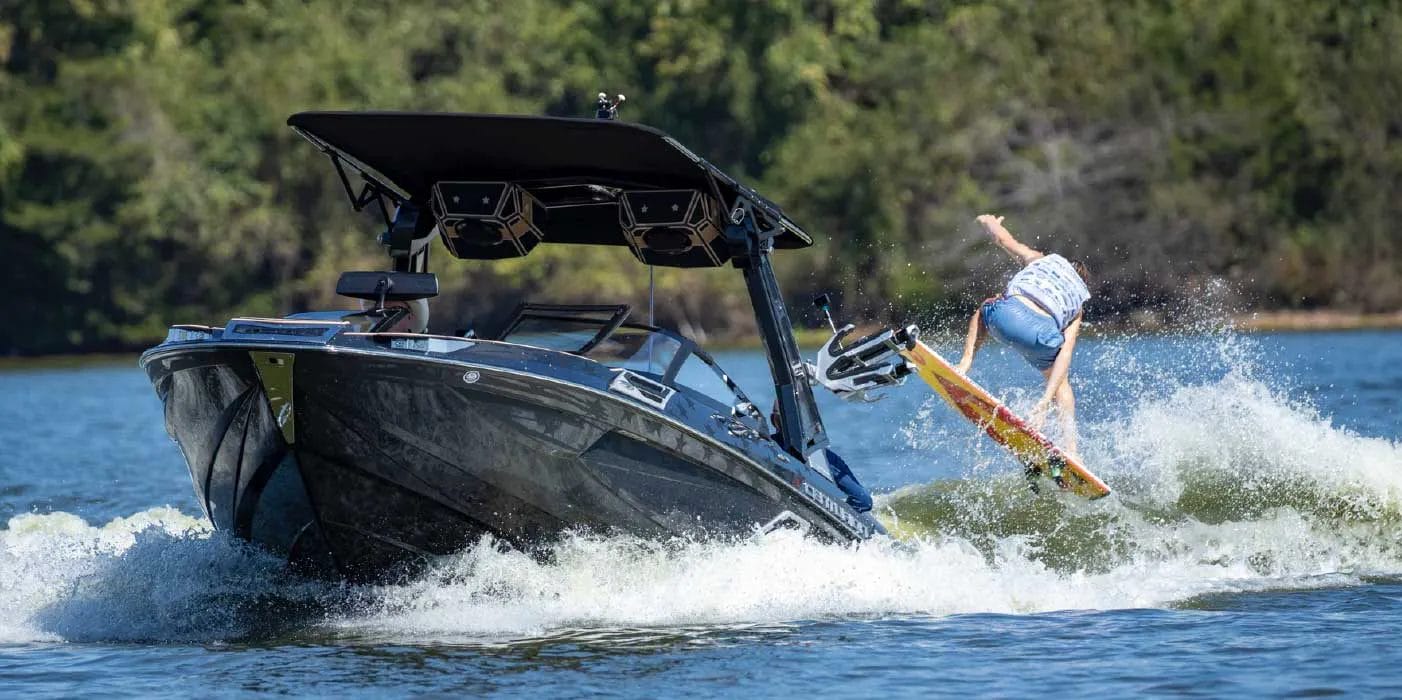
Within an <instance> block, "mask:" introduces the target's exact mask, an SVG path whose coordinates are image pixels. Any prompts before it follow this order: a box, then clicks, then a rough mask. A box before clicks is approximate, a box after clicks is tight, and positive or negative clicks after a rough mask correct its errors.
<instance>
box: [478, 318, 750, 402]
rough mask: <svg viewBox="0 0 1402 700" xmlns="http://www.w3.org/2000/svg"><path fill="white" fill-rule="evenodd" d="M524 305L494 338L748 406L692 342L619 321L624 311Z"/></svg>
mask: <svg viewBox="0 0 1402 700" xmlns="http://www.w3.org/2000/svg"><path fill="white" fill-rule="evenodd" d="M564 308H565V307H536V306H532V305H527V306H525V307H523V308H522V310H521V311H519V312H518V313H517V316H516V318H515V319H513V321H512V322H511V323H510V324H509V325H508V326H507V330H506V331H505V333H504V334H502V335H501V337H499V338H498V340H501V341H503V342H507V343H516V344H519V345H530V346H532V347H538V348H546V349H548V350H557V351H560V352H568V353H571V354H574V355H579V356H581V357H587V358H589V359H591V360H594V361H595V362H598V363H600V364H603V365H606V366H609V367H615V368H619V369H626V370H628V371H630V372H636V373H638V374H641V375H644V376H647V377H649V378H651V379H655V380H657V381H661V382H663V383H665V384H670V385H672V386H674V387H675V386H684V387H687V388H689V389H692V390H694V391H698V392H700V393H702V394H705V395H706V396H709V397H711V398H713V399H715V400H717V401H720V402H721V403H723V404H725V405H727V406H733V405H735V404H736V403H737V402H740V401H744V402H748V399H747V398H746V397H745V394H744V392H742V391H741V390H740V388H739V387H737V386H735V384H734V382H732V381H731V380H730V378H729V377H727V376H726V374H725V372H723V371H722V370H721V369H720V367H718V366H717V365H716V364H715V361H714V360H712V359H711V357H710V356H709V355H707V354H706V353H705V352H704V351H702V350H701V349H700V348H698V347H696V344H695V343H693V342H691V341H690V340H687V339H686V338H683V337H682V336H679V335H676V334H675V333H672V332H670V331H667V330H663V329H661V328H656V327H653V326H645V325H642V324H633V323H622V319H623V317H624V316H625V315H626V314H627V307H592V308H589V309H588V310H587V311H585V308H586V307H576V308H572V309H569V310H568V311H564V310H563V309H564Z"/></svg>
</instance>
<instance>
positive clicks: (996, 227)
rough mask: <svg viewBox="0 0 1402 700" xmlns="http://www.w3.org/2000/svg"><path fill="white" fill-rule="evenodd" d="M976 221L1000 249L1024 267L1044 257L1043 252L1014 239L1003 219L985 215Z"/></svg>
mask: <svg viewBox="0 0 1402 700" xmlns="http://www.w3.org/2000/svg"><path fill="white" fill-rule="evenodd" d="M976 221H978V222H979V224H980V225H982V226H983V230H984V233H987V234H988V236H989V237H990V238H992V239H993V242H994V243H997V244H998V247H1000V248H1002V249H1003V250H1006V251H1008V254H1009V255H1011V256H1013V257H1014V258H1017V259H1018V260H1019V261H1021V262H1022V264H1023V265H1026V264H1028V263H1030V262H1032V261H1033V260H1036V259H1038V258H1040V257H1043V255H1044V254H1043V253H1042V251H1040V250H1034V249H1032V248H1030V247H1028V246H1027V245H1026V244H1024V243H1022V242H1021V241H1019V240H1017V239H1016V238H1014V237H1013V234H1012V233H1011V232H1009V231H1008V229H1006V228H1004V227H1003V217H1001V216H994V215H992V214H983V215H981V216H979V217H978V219H976Z"/></svg>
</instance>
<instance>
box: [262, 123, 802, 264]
mask: <svg viewBox="0 0 1402 700" xmlns="http://www.w3.org/2000/svg"><path fill="white" fill-rule="evenodd" d="M287 123H288V124H289V125H290V126H292V127H293V128H294V129H296V130H297V132H298V133H300V134H301V135H302V136H304V137H306V138H307V139H308V140H309V141H311V142H312V143H313V144H314V145H316V146H317V147H318V148H319V149H321V150H322V151H323V152H325V153H326V154H327V155H329V156H331V158H332V160H333V161H335V162H336V165H337V167H338V168H345V169H349V170H350V171H353V172H355V173H359V175H360V176H361V177H362V178H363V179H364V180H365V181H366V183H367V187H368V190H367V191H366V192H363V193H362V196H361V198H360V199H361V201H360V204H361V205H363V204H364V203H365V202H366V201H367V199H368V196H369V195H379V196H384V197H386V198H388V199H389V200H391V201H392V202H393V203H395V204H405V203H408V204H411V205H413V206H414V207H415V208H416V209H417V210H418V211H420V212H431V213H432V216H433V217H434V220H435V221H436V223H437V224H438V225H439V230H440V231H441V232H442V235H443V239H444V243H445V244H446V245H447V246H448V248H449V250H450V252H452V253H453V254H454V255H456V256H457V257H461V258H479V259H491V258H503V257H518V256H521V255H525V254H527V253H528V252H529V251H530V249H531V248H533V247H534V246H535V245H536V244H537V243H586V244H600V245H627V246H629V247H630V248H632V249H633V252H634V254H635V255H637V256H638V257H639V259H641V260H643V261H644V262H648V263H649V264H661V265H671V266H678V267H699V266H714V265H719V264H721V263H723V262H724V258H725V257H728V253H725V251H724V250H722V249H723V248H724V247H725V246H724V245H723V243H724V242H723V241H721V240H718V239H719V238H720V237H721V236H720V231H721V230H722V229H723V227H724V225H725V220H726V218H727V217H728V216H729V215H730V211H731V209H732V208H733V207H735V206H737V205H742V204H743V205H745V206H747V207H748V208H749V209H750V210H751V212H752V215H753V216H754V217H755V218H756V219H758V220H761V221H760V223H761V224H762V225H763V226H764V227H766V228H767V229H768V230H770V231H772V232H773V234H774V238H773V240H774V245H775V247H777V248H801V247H806V246H809V245H812V242H813V239H812V238H811V237H810V236H809V235H808V234H807V233H805V232H804V231H803V229H801V228H800V227H799V226H798V225H797V224H795V223H793V222H792V221H791V220H789V219H788V218H787V217H786V216H784V214H783V213H782V212H781V211H780V210H779V208H778V207H777V206H775V205H774V204H773V203H772V202H769V201H768V200H766V199H764V198H763V197H761V196H760V195H759V194H758V193H756V192H755V191H754V190H752V189H750V188H748V187H746V186H744V185H742V184H740V183H738V182H736V181H735V180H734V179H733V178H731V177H730V176H728V175H726V174H725V173H724V172H722V171H721V170H720V169H718V168H716V167H715V166H713V165H711V164H710V163H708V162H706V161H705V160H704V159H702V158H700V157H698V156H696V155H695V154H693V153H691V152H690V151H689V150H687V149H686V148H685V147H683V146H682V145H681V144H679V143H677V142H676V141H675V140H673V139H672V138H671V137H669V136H667V135H666V134H663V133H662V132H660V131H657V130H656V129H652V128H649V127H646V126H641V125H637V124H629V123H625V122H618V121H612V120H605V119H566V118H555V117H528V116H506V115H486V114H441V113H408V112H302V113H299V114H294V115H292V116H291V117H290V118H289V119H288V120H287ZM342 172H343V174H344V170H343V171H342ZM348 188H349V185H348Z"/></svg>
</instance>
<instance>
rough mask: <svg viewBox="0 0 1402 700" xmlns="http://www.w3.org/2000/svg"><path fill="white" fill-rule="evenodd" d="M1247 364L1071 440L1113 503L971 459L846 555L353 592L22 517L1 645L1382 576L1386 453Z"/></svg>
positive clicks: (657, 624) (1156, 598)
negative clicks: (878, 536) (1035, 489)
mask: <svg viewBox="0 0 1402 700" xmlns="http://www.w3.org/2000/svg"><path fill="white" fill-rule="evenodd" d="M1224 362H1225V364H1228V365H1230V364H1232V362H1233V361H1232V360H1231V358H1226V360H1224ZM1249 364H1250V363H1237V364H1236V368H1235V369H1228V370H1226V371H1225V372H1224V373H1223V374H1221V375H1219V377H1220V378H1219V379H1216V380H1210V381H1205V382H1203V383H1201V384H1197V385H1182V384H1179V385H1177V386H1175V387H1174V388H1172V389H1171V390H1169V391H1157V390H1156V391H1154V392H1150V391H1143V392H1134V393H1136V395H1138V396H1140V397H1142V398H1139V399H1136V400H1134V401H1133V402H1132V403H1131V404H1130V405H1131V406H1132V410H1130V411H1129V412H1128V413H1127V415H1126V416H1124V417H1122V418H1120V419H1118V420H1115V421H1111V422H1105V423H1101V424H1097V425H1091V426H1088V427H1087V428H1086V429H1085V437H1084V439H1083V442H1084V444H1085V449H1086V457H1087V461H1088V462H1089V463H1090V464H1092V465H1094V466H1095V468H1096V471H1097V472H1098V473H1100V475H1101V476H1102V477H1104V478H1105V479H1106V480H1107V481H1108V482H1109V483H1111V484H1112V485H1113V486H1114V487H1115V489H1116V493H1115V494H1114V495H1112V496H1111V497H1109V498H1106V499H1102V500H1100V501H1095V502H1086V501H1082V500H1079V499H1075V498H1072V497H1066V496H1063V495H1060V494H1044V495H1042V496H1034V495H1033V494H1032V493H1031V492H1030V491H1029V490H1028V489H1027V487H1026V485H1025V484H1024V483H1023V482H1022V480H1021V479H1020V478H1019V477H1018V476H1016V475H1014V474H1012V473H1011V471H1012V470H1011V469H1006V468H1001V467H1000V468H997V469H994V468H991V467H987V466H986V465H985V466H983V467H980V466H978V465H974V466H972V467H971V468H970V469H969V470H968V472H967V473H968V474H970V476H966V477H965V478H960V479H949V480H942V481H936V482H934V483H929V484H923V485H918V486H910V487H906V488H903V489H901V490H899V491H897V492H895V493H892V494H888V495H886V496H885V497H883V498H881V499H880V501H879V503H878V510H879V511H880V512H882V513H883V518H885V519H886V520H887V522H888V524H890V525H891V527H892V528H893V531H894V532H896V533H897V535H898V538H897V539H896V540H886V541H874V542H868V543H865V544H862V545H859V546H849V547H839V546H829V545H823V544H820V543H817V542H814V541H812V540H808V539H804V538H802V537H798V536H796V535H793V534H792V533H781V534H777V535H774V536H770V537H768V538H764V539H756V540H745V541H736V542H726V543H718V542H696V541H688V540H673V541H665V542H657V541H643V540H637V539H633V538H627V537H609V538H603V537H591V536H575V537H571V538H567V539H565V540H564V541H562V542H561V543H559V544H558V545H556V546H555V547H554V548H553V549H551V550H550V551H549V552H548V553H547V556H545V557H533V556H529V555H526V554H523V553H520V552H517V551H513V550H511V549H509V548H506V547H503V546H501V545H499V544H498V543H495V542H492V541H483V542H481V543H479V544H477V545H476V546H474V547H472V548H470V549H468V550H467V551H465V552H463V553H461V554H459V555H456V556H454V557H450V558H447V559H446V560H444V561H443V562H441V563H440V565H439V566H437V567H436V568H435V569H433V570H432V571H431V572H429V573H428V574H427V575H425V576H423V577H421V578H420V579H418V580H416V581H413V582H410V583H406V584H403V585H397V586H377V587H370V586H349V585H340V584H327V583H321V582H312V581H307V580H303V579H300V578H297V577H296V576H294V575H291V574H289V573H287V572H286V571H285V570H284V568H283V567H282V566H281V563H280V562H279V561H277V560H276V559H275V558H273V557H271V556H269V555H267V554H265V553H263V552H261V551H259V550H258V549H256V548H254V547H251V546H249V545H246V544H243V543H240V542H238V541H236V540H234V539H232V538H229V537H227V536H225V535H223V534H221V533H213V532H211V531H210V530H209V529H208V527H207V526H206V525H205V523H204V521H203V520H200V519H195V518H192V517H190V516H187V515H184V514H182V513H180V512H178V511H175V510H173V509H169V508H158V509H152V510H147V511H143V512H140V513H136V514H134V515H132V516H130V517H127V518H119V519H117V520H114V521H112V522H110V523H107V524H101V525H95V524H90V523H87V522H84V521H83V520H81V519H80V518H78V517H77V516H74V515H70V514H65V513H56V514H44V515H39V514H30V515H22V516H19V517H16V518H13V519H11V520H10V521H9V523H8V526H7V527H5V528H3V529H0V643H5V642H33V641H44V640H70V641H88V640H141V641H214V640H235V639H245V638H255V639H267V638H284V637H286V636H288V635H290V636H292V637H294V638H297V637H305V636H308V635H312V636H323V637H335V638H350V639H375V640H381V639H387V640H396V641H399V640H403V641H444V642H449V643H463V644H495V643H504V642H508V641H511V640H520V639H526V638H539V637H542V636H544V637H552V638H575V637H576V636H584V637H588V636H591V635H592V636H599V635H602V636H609V635H623V636H627V635H629V634H632V632H630V631H636V630H652V632H651V633H652V634H671V635H678V634H680V635H683V636H685V635H686V634H687V632H686V630H696V629H701V630H706V629H716V628H727V629H735V628H744V627H746V626H756V625H758V626H761V627H763V626H766V625H769V626H773V625H777V626H783V625H785V624H786V623H789V622H792V621H798V620H812V619H829V618H847V619H850V618H871V617H884V616H928V615H934V616H939V615H949V614H958V613H976V612H995V613H1012V614H1021V613H1035V612H1041V611H1051V610H1062V609H1110V608H1126V607H1162V606H1173V605H1191V604H1192V601H1193V599H1194V598H1195V597H1197V596H1202V595H1207V594H1215V593H1224V592H1226V593H1229V592H1234V591H1248V590H1262V589H1274V588H1295V587H1311V586H1321V585H1347V584H1349V583H1353V582H1356V581H1358V580H1360V579H1365V578H1369V577H1385V578H1394V577H1398V576H1402V538H1399V537H1398V533H1399V532H1402V446H1399V445H1398V444H1396V443H1394V442H1390V441H1388V440H1383V439H1376V438H1369V437H1364V436H1360V435H1357V434H1354V433H1352V432H1350V431H1348V430H1345V429H1342V428H1340V427H1337V426H1335V425H1333V424H1332V423H1331V422H1330V421H1329V420H1328V419H1327V418H1325V417H1322V416H1320V415H1318V414H1317V413H1316V412H1315V411H1314V410H1313V409H1311V408H1310V407H1309V406H1306V405H1300V404H1298V403H1293V402H1291V401H1290V400H1288V399H1287V398H1286V397H1285V396H1283V395H1282V394H1279V393H1277V392H1275V391H1273V390H1272V389H1271V387H1270V386H1269V385H1268V384H1267V383H1265V382H1264V381H1262V380H1259V379H1257V378H1255V377H1253V376H1251V373H1250V372H1249V371H1246V370H1244V369H1241V367H1242V366H1249ZM1151 384H1152V383H1151ZM1163 385H1164V384H1162V383H1160V384H1154V386H1163ZM659 630H660V631H661V632H659Z"/></svg>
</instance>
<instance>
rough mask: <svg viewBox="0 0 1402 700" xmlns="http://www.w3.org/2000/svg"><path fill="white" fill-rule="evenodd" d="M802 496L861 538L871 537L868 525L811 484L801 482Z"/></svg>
mask: <svg viewBox="0 0 1402 700" xmlns="http://www.w3.org/2000/svg"><path fill="white" fill-rule="evenodd" d="M803 495H805V496H807V497H808V498H810V499H812V500H813V501H814V502H815V503H817V504H818V505H819V506H820V507H822V509H823V510H825V511H827V512H828V514H829V515H832V516H833V517H834V518H837V519H838V520H840V521H842V523H843V524H844V525H846V526H847V527H849V528H851V529H853V530H855V531H857V532H858V533H860V534H861V536H862V537H871V534H872V529H871V526H870V525H867V524H866V523H864V522H862V521H861V520H860V519H858V518H857V516H855V515H853V514H852V512H851V511H849V510H847V509H846V508H844V507H843V506H842V504H841V503H838V502H837V500H835V499H834V498H833V497H832V496H829V495H827V494H826V493H823V492H822V491H821V490H819V489H818V488H817V487H816V486H814V485H813V484H812V483H810V482H808V481H804V482H803Z"/></svg>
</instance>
